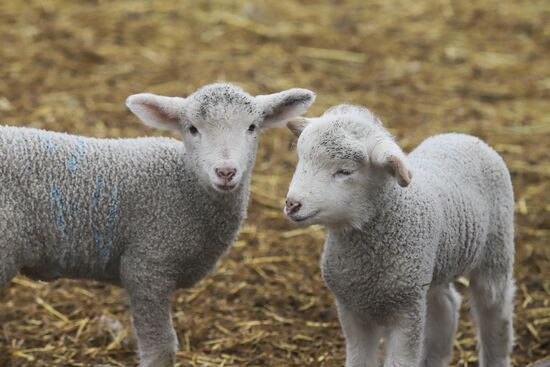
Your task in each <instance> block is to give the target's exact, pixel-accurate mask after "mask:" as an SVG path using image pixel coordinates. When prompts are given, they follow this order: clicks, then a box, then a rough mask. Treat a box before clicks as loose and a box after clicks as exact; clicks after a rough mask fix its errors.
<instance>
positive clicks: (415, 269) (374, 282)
mask: <svg viewBox="0 0 550 367" xmlns="http://www.w3.org/2000/svg"><path fill="white" fill-rule="evenodd" d="M393 210H400V211H402V212H401V214H402V216H399V217H398V218H396V217H395V212H394V211H393ZM434 210H435V209H434V207H433V206H431V205H430V203H429V200H428V198H427V199H426V200H417V201H415V203H414V205H413V203H409V205H404V206H402V207H401V206H400V207H395V208H393V209H392V208H388V211H387V212H386V213H383V214H382V215H381V216H380V217H378V219H377V220H375V221H373V222H372V223H369V224H368V225H367V226H366V227H365V228H362V229H360V230H359V229H354V230H349V231H346V232H331V231H329V233H328V236H327V240H326V243H325V250H324V253H323V260H322V272H323V279H324V280H325V282H326V283H327V286H328V287H329V288H330V289H331V290H332V291H333V292H334V294H335V295H336V297H337V298H338V299H339V300H340V301H341V302H342V303H343V304H345V305H346V306H347V307H349V308H350V309H352V310H356V311H358V312H366V313H369V314H370V315H371V316H372V317H375V318H376V319H379V320H383V319H386V318H389V317H391V315H394V314H396V313H397V312H399V311H402V310H403V308H404V307H406V306H407V305H409V304H411V302H412V301H413V300H414V299H416V298H417V297H419V296H420V295H421V294H422V293H423V292H424V291H425V290H426V289H427V287H428V286H429V283H430V281H431V274H432V269H433V264H434V256H435V248H436V246H437V238H438V233H439V230H438V223H437V220H436V215H435V214H436V213H434Z"/></svg>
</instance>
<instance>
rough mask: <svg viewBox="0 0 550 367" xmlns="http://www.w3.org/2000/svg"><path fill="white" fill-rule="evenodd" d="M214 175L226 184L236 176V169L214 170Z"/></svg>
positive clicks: (223, 168)
mask: <svg viewBox="0 0 550 367" xmlns="http://www.w3.org/2000/svg"><path fill="white" fill-rule="evenodd" d="M215 171H216V175H217V176H218V177H219V178H221V179H222V180H225V181H227V182H229V181H231V180H232V179H233V177H235V175H236V174H237V169H236V168H232V167H222V168H216V169H215Z"/></svg>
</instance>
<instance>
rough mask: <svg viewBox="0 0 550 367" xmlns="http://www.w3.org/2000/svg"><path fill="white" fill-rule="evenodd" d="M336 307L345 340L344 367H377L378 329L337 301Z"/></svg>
mask: <svg viewBox="0 0 550 367" xmlns="http://www.w3.org/2000/svg"><path fill="white" fill-rule="evenodd" d="M336 306H337V309H338V317H339V319H340V324H341V326H342V331H343V332H344V336H345V338H346V366H345V367H377V366H378V344H379V342H380V327H379V326H378V325H376V324H375V323H374V322H372V321H370V320H368V319H367V318H366V317H358V315H356V314H354V313H353V312H352V311H350V310H348V309H346V307H345V306H344V305H342V304H341V303H340V302H338V301H336Z"/></svg>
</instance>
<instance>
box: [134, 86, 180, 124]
mask: <svg viewBox="0 0 550 367" xmlns="http://www.w3.org/2000/svg"><path fill="white" fill-rule="evenodd" d="M184 101H185V99H184V98H181V97H163V96H157V95H156V94H151V93H140V94H134V95H132V96H130V97H128V98H127V99H126V106H128V108H129V109H130V111H132V112H133V113H134V114H135V115H136V116H137V117H139V119H140V120H141V121H142V122H143V123H144V124H145V125H147V126H151V127H155V128H157V129H163V130H178V129H180V128H181V121H180V119H181V113H182V110H183V105H184V103H183V102H184Z"/></svg>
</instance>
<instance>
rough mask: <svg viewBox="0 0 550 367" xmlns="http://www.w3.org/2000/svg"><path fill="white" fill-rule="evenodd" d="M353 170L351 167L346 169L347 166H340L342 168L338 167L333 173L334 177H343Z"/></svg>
mask: <svg viewBox="0 0 550 367" xmlns="http://www.w3.org/2000/svg"><path fill="white" fill-rule="evenodd" d="M353 172H355V171H353V170H351V169H347V168H342V169H339V170H338V171H336V172H335V173H334V177H345V176H349V175H351V174H352V173H353Z"/></svg>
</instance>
